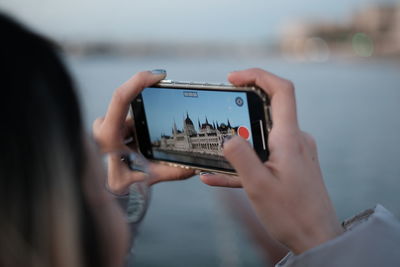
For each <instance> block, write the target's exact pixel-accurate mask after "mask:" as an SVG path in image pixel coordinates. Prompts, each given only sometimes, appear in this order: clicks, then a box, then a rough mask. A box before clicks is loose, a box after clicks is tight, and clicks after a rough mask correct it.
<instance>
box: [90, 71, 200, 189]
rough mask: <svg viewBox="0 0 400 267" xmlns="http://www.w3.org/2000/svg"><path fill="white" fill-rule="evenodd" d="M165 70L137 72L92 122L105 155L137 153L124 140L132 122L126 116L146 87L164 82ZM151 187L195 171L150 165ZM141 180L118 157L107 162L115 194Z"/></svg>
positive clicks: (127, 136) (130, 132)
mask: <svg viewBox="0 0 400 267" xmlns="http://www.w3.org/2000/svg"><path fill="white" fill-rule="evenodd" d="M165 76H166V72H165V71H164V70H153V71H144V72H139V73H137V74H135V75H134V76H132V77H131V78H130V79H129V80H128V81H126V82H125V83H124V84H122V85H121V86H120V87H119V88H117V89H116V90H115V92H114V94H113V96H112V99H111V102H110V104H109V107H108V110H107V113H106V115H105V116H104V117H101V118H97V119H96V120H95V121H94V123H93V136H94V138H95V140H96V141H97V143H98V144H99V146H100V149H101V151H102V152H104V153H110V152H119V151H129V150H132V149H133V150H137V147H136V145H135V144H133V145H132V144H130V145H129V147H128V146H127V145H126V144H125V140H126V139H127V138H129V137H132V131H133V129H134V128H133V120H132V119H131V118H127V117H128V112H129V106H130V103H131V101H132V100H133V99H134V98H135V97H136V96H137V95H138V94H139V93H140V92H141V91H142V90H143V89H144V88H146V87H148V86H151V85H154V84H156V83H157V82H159V81H160V80H162V79H164V78H165ZM150 173H151V175H150V181H149V183H150V184H155V183H158V182H162V181H171V180H181V179H185V178H188V177H191V176H193V175H194V171H192V170H185V169H181V168H174V167H170V166H166V165H161V164H155V163H150ZM140 180H143V177H142V175H140V174H139V173H136V172H132V171H129V170H128V169H127V166H126V165H125V163H123V162H122V161H121V159H120V157H119V156H110V157H109V160H108V185H109V187H110V189H111V191H113V192H114V193H117V194H123V193H126V192H127V191H128V188H129V186H130V185H131V184H132V183H134V182H136V181H140Z"/></svg>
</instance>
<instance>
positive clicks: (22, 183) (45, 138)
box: [0, 16, 400, 267]
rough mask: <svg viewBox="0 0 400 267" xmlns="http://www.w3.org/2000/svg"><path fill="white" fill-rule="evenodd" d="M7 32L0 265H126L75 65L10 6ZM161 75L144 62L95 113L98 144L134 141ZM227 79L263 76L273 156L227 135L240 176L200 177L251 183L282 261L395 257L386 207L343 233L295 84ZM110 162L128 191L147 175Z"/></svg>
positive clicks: (0, 21) (164, 172)
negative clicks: (141, 101) (301, 118)
mask: <svg viewBox="0 0 400 267" xmlns="http://www.w3.org/2000/svg"><path fill="white" fill-rule="evenodd" d="M0 32H1V33H2V34H3V37H4V38H2V42H0V56H1V64H3V68H2V69H3V71H2V75H1V77H2V88H3V90H2V93H3V95H2V99H3V103H2V105H1V107H0V109H1V114H2V117H3V121H2V130H1V131H2V139H1V148H2V150H1V151H2V156H1V157H2V158H1V160H0V175H1V182H0V198H1V200H0V213H1V220H0V231H1V234H0V236H1V240H0V266H56V267H59V266H122V265H123V262H124V257H125V255H126V252H127V249H128V246H129V245H128V243H129V242H128V238H127V237H128V236H129V233H128V229H127V227H126V223H125V221H124V219H123V218H124V217H123V215H122V213H121V211H120V209H118V208H117V207H116V204H115V203H114V202H113V201H112V200H111V197H110V195H109V194H107V192H106V191H105V190H104V182H103V181H104V174H103V173H101V172H99V171H96V170H98V169H99V168H98V166H99V162H100V160H99V159H98V156H97V153H96V152H95V150H94V149H93V148H91V145H90V143H91V142H90V140H89V138H88V137H87V136H85V134H84V133H83V127H82V122H81V117H80V111H79V105H78V101H77V98H76V95H75V93H74V90H73V84H72V82H71V79H70V77H69V75H68V74H67V72H66V71H65V68H64V67H63V65H62V62H61V61H60V59H59V57H58V55H57V54H56V52H54V51H55V50H54V48H53V46H52V45H51V43H50V42H48V41H46V40H44V39H43V38H41V37H39V36H37V35H36V34H33V33H31V32H29V31H27V30H26V29H24V28H23V27H21V26H19V25H18V24H16V23H14V22H12V21H11V20H9V19H7V18H5V17H3V16H0ZM164 77H165V72H164V71H159V70H157V71H153V72H150V71H147V72H141V73H138V74H136V75H135V76H133V77H132V78H131V79H130V80H128V81H127V82H126V83H124V84H123V85H122V86H121V87H119V88H118V89H117V90H116V91H115V93H114V95H113V98H112V100H111V103H110V106H109V109H108V111H107V114H106V116H105V117H104V118H100V119H98V120H96V122H95V123H94V136H95V138H96V140H97V143H98V144H99V146H100V150H101V151H103V152H114V151H121V150H125V149H126V148H127V147H126V145H125V143H124V140H125V137H127V136H128V135H129V132H130V129H132V127H131V122H130V121H129V120H126V116H127V112H128V108H129V103H130V101H131V100H132V99H133V98H134V97H135V96H136V95H137V94H138V93H139V92H140V91H141V90H142V89H143V88H144V87H147V86H150V85H152V84H154V83H157V82H158V81H159V80H161V79H163V78H164ZM228 78H229V80H230V82H231V83H233V84H234V85H238V86H239V85H244V84H256V85H258V86H260V87H261V88H263V89H264V90H265V91H266V93H268V94H269V95H270V97H271V104H272V110H273V121H274V127H273V130H272V132H271V133H270V138H269V148H270V152H271V156H270V159H269V161H268V162H266V163H261V162H260V161H259V159H258V158H257V157H256V155H255V154H254V152H253V151H252V149H251V148H250V146H249V145H248V143H247V142H245V141H244V140H242V139H241V138H239V137H236V138H232V140H230V141H228V142H226V143H225V145H224V154H225V156H226V158H227V159H228V160H229V161H230V162H231V164H232V165H233V166H234V167H235V169H236V170H237V172H238V174H239V175H240V176H239V177H232V176H225V175H203V176H202V177H201V178H202V180H203V182H205V183H206V184H209V185H215V186H231V187H239V186H243V187H244V189H245V191H246V193H247V194H248V196H249V198H250V201H251V202H252V204H253V206H254V207H255V209H256V211H257V213H258V216H259V218H260V220H261V222H262V223H263V224H264V225H265V226H266V227H267V229H268V231H269V233H270V234H271V235H272V236H273V237H274V238H275V239H277V240H278V241H280V242H281V243H282V244H284V245H285V246H286V247H288V248H289V249H290V250H291V251H292V253H293V255H291V256H290V255H289V256H290V257H289V259H288V258H286V259H285V260H284V261H283V262H282V265H285V266H298V265H304V264H308V265H309V266H319V265H321V263H323V265H325V266H328V265H329V264H330V266H334V265H335V263H338V262H340V263H343V262H344V263H346V262H347V263H351V265H349V266H360V264H357V263H363V264H361V265H363V266H367V264H370V265H369V266H373V265H371V263H376V262H377V261H378V262H380V263H384V264H386V265H388V264H393V263H394V262H395V261H396V260H399V256H398V253H394V252H396V251H398V249H399V243H400V242H399V240H400V236H399V235H400V234H399V233H400V226H399V225H400V224H399V223H398V222H397V221H395V220H394V219H390V218H389V217H390V216H387V215H385V213H384V212H383V211H382V210H381V209H378V210H377V211H375V213H374V212H371V213H370V214H369V216H370V217H371V218H372V219H370V220H369V221H370V222H371V221H372V222H374V218H376V217H378V218H380V219H381V220H380V221H379V222H381V224H380V226H382V225H384V226H385V227H383V228H382V227H381V228H376V225H375V224H373V223H368V222H367V223H366V224H364V225H367V226H366V227H364V228H366V229H367V230H363V229H361V230H358V232H357V231H352V232H353V233H351V232H350V233H345V234H342V232H343V231H344V229H343V228H342V227H341V225H340V223H339V222H338V220H337V218H336V215H335V211H334V208H333V206H332V204H331V201H330V198H329V196H328V194H327V191H326V189H325V186H324V183H323V179H322V174H321V172H320V168H319V163H318V158H317V150H316V145H315V142H314V141H313V140H312V138H311V137H310V136H309V135H307V134H305V133H303V132H302V131H301V130H300V129H299V125H298V122H297V115H296V108H295V98H294V89H293V85H292V84H291V83H290V82H288V81H286V80H284V79H281V78H279V77H277V76H275V75H273V74H270V73H268V72H265V71H262V70H259V69H250V70H246V71H241V72H235V73H231V74H230V75H229V77H228ZM111 163H112V168H111V172H110V173H109V174H110V175H109V179H108V186H109V189H110V190H111V191H112V192H113V193H114V194H118V195H124V194H126V193H127V192H128V189H129V187H130V185H131V184H132V183H134V182H136V181H138V179H140V177H139V178H138V176H136V175H133V176H132V175H121V174H122V173H121V170H122V168H123V167H124V165H123V163H121V161H120V157H112V158H111ZM150 168H151V172H152V174H154V175H153V176H152V178H151V180H150V181H149V183H150V184H155V183H157V182H161V181H169V180H176V179H184V178H187V177H190V176H192V175H193V172H192V171H190V170H183V169H177V168H172V167H167V166H162V165H157V164H151V165H150ZM371 214H372V215H371ZM382 214H383V215H382ZM374 216H375V217H374ZM375 221H376V220H375ZM382 222H383V224H382ZM359 229H360V228H359ZM377 229H378V230H379V231H378V230H377ZM360 231H361V235H362V234H363V233H364V232H362V231H368V233H370V235H369V238H370V239H369V241H371V240H373V241H375V244H378V245H384V246H386V245H389V244H390V245H391V246H389V247H388V248H387V249H386V250H385V251H379V253H378V254H377V255H376V256H373V255H372V253H371V251H376V248H377V246H376V245H375V246H374V244H372V243H371V245H370V246H366V245H365V244H364V243H365V242H364V243H363V242H361V241H360V239H357V237H359V236H360ZM354 233H355V234H354ZM371 238H373V239H371ZM348 240H350V241H352V242H353V243H351V244H352V245H358V246H359V248H358V250H357V251H358V252H363V253H365V255H368V257H366V258H367V259H368V260H367V261H366V260H364V259H365V258H363V257H361V256H360V255H361V254H356V255H357V257H351V256H350V254H349V253H350V252H354V249H353V250H352V249H351V247H346V246H343V242H346V241H348ZM338 244H339V245H338ZM338 247H339V248H342V247H346V248H348V249H347V250H348V251H349V252H346V251H340V250H338V249H337V248H338ZM294 255H297V256H294ZM327 255H328V257H330V258H326V257H327ZM337 258H338V259H339V261H338V259H337ZM349 259H351V261H349ZM340 260H341V261H340ZM346 260H347V261H346ZM343 265H346V264H341V266H343Z"/></svg>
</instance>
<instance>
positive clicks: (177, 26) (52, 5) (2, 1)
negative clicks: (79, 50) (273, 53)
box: [0, 0, 398, 43]
mask: <svg viewBox="0 0 400 267" xmlns="http://www.w3.org/2000/svg"><path fill="white" fill-rule="evenodd" d="M396 1H398V0H336V1H333V0H330V1H329V0H328V1H326V0H325V1H324V0H201V1H190V0H151V1H148V0H140V1H139V0H108V1H104V0H0V8H1V9H2V10H3V11H5V12H7V13H8V14H12V15H13V16H15V17H17V18H19V19H20V20H22V21H23V22H25V23H27V24H29V25H30V26H31V27H33V28H35V29H37V30H39V31H41V32H42V33H45V34H47V35H49V36H50V37H52V38H55V39H57V40H61V41H62V40H68V41H77V40H78V41H110V40H112V41H118V42H124V41H129V42H132V41H141V42H149V41H158V42H177V41H184V42H199V41H203V42H210V41H213V42H217V41H218V42H242V43H243V42H244V43H245V42H255V41H268V40H273V39H274V38H277V37H278V36H279V33H280V31H281V29H282V27H284V25H286V24H287V23H290V22H292V21H297V20H321V19H322V20H329V21H336V22H341V21H345V20H346V19H348V18H349V16H350V15H351V13H352V12H353V11H354V10H357V9H359V8H360V7H363V6H365V5H367V4H369V3H376V2H378V3H382V2H396Z"/></svg>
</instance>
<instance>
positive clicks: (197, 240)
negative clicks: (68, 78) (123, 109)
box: [68, 57, 400, 266]
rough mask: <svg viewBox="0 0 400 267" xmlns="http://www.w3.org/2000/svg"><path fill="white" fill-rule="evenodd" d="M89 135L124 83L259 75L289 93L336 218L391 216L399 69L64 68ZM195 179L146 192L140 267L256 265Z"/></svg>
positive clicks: (146, 61)
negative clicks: (150, 76)
mask: <svg viewBox="0 0 400 267" xmlns="http://www.w3.org/2000/svg"><path fill="white" fill-rule="evenodd" d="M68 64H69V66H70V68H71V70H72V71H73V73H74V74H75V78H76V80H77V82H78V85H79V88H80V94H81V96H82V100H83V104H84V114H85V119H86V122H87V126H88V129H90V125H91V122H92V121H93V120H94V119H95V118H96V117H98V116H101V115H103V114H104V113H105V111H106V107H107V105H108V101H109V99H110V97H111V94H112V92H113V90H114V88H116V87H117V86H118V85H119V84H121V83H122V82H123V81H125V80H126V79H128V78H129V77H130V76H131V74H133V73H135V72H137V71H140V70H146V69H148V70H149V69H155V68H164V69H166V70H167V71H168V77H169V78H170V79H175V80H186V81H208V82H224V81H226V74H227V73H228V72H229V71H232V70H238V69H243V68H247V67H253V66H257V67H262V68H265V69H267V70H270V71H271V72H274V73H276V74H278V75H280V76H283V77H286V78H288V79H290V80H292V81H293V82H294V83H295V85H296V94H297V102H298V114H299V119H300V123H301V126H302V128H303V129H304V130H305V131H308V132H310V133H312V134H313V135H314V137H315V138H316V140H317V143H318V147H319V155H320V162H321V166H322V170H323V173H324V179H325V181H326V184H327V187H328V190H329V192H330V194H331V197H332V199H333V201H334V204H335V207H336V209H337V212H338V214H339V216H340V218H341V219H344V218H346V217H349V216H352V215H353V214H354V213H356V212H358V211H360V210H363V209H365V208H368V207H371V206H373V205H375V204H376V203H381V204H383V205H384V206H385V207H387V208H388V209H390V210H391V211H392V212H393V213H395V214H396V215H397V216H399V217H400V207H399V205H398V203H399V200H400V194H399V193H400V118H399V114H400V64H399V63H391V62H385V61H372V60H368V61H356V62H351V61H349V62H329V63H324V64H322V63H321V64H306V63H287V62H285V61H282V60H280V59H274V58H269V59H255V58H252V59H244V58H240V57H237V58H235V57H234V58H230V59H227V58H203V59H201V60H200V59H172V58H136V59H132V58H130V59H124V58H104V57H103V58H86V59H76V58H72V59H68ZM221 190H223V189H218V188H210V187H207V186H205V185H203V184H201V182H200V181H199V180H198V177H195V178H193V179H190V180H187V181H183V182H174V183H166V184H160V185H157V186H155V188H154V191H153V193H154V194H153V199H152V203H151V206H150V210H149V212H148V214H147V217H146V219H145V221H144V223H143V225H142V229H141V234H140V236H139V237H138V240H137V258H136V262H137V265H139V266H260V265H262V260H261V257H260V254H259V253H258V251H257V249H256V248H255V247H254V245H253V244H252V243H251V242H250V241H249V240H248V238H247V236H246V232H245V229H243V226H242V225H241V224H239V223H238V222H236V221H235V220H233V219H232V217H230V216H229V213H228V211H227V209H226V207H225V205H224V204H223V203H221V199H220V198H219V197H218V192H220V191H221Z"/></svg>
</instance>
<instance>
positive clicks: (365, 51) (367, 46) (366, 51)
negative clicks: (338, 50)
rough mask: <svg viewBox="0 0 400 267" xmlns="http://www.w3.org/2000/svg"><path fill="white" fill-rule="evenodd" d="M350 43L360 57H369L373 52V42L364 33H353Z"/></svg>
mask: <svg viewBox="0 0 400 267" xmlns="http://www.w3.org/2000/svg"><path fill="white" fill-rule="evenodd" d="M351 45H352V47H353V50H354V52H355V53H356V54H357V55H358V56H360V57H370V56H372V54H373V53H374V42H373V40H372V38H371V37H369V36H368V35H367V34H365V33H361V32H358V33H356V34H354V35H353V38H352V40H351Z"/></svg>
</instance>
